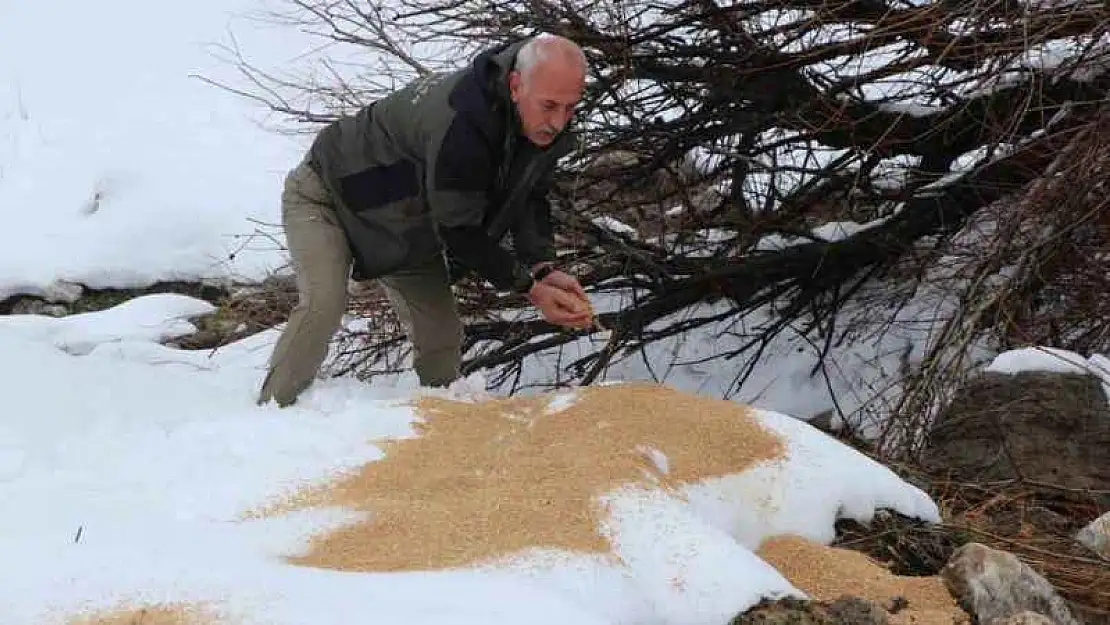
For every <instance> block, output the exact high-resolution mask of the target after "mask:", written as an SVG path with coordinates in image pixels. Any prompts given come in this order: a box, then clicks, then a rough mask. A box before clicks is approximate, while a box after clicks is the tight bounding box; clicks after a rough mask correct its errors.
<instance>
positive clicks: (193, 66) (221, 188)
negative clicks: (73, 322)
mask: <svg viewBox="0 0 1110 625" xmlns="http://www.w3.org/2000/svg"><path fill="white" fill-rule="evenodd" d="M256 4H257V0H233V1H224V0H202V1H200V2H191V3H189V4H188V5H182V6H179V7H174V8H167V7H166V6H164V5H161V4H151V3H144V2H136V1H135V0H104V1H103V2H76V3H74V2H68V1H65V0H41V1H40V0H36V1H35V2H5V3H4V5H3V7H0V58H3V59H4V60H5V61H4V63H3V64H0V217H2V218H3V223H4V227H3V228H0V299H4V298H5V297H6V296H7V295H10V294H12V293H14V292H30V293H38V292H42V291H49V290H50V289H51V286H52V284H53V283H54V282H55V281H56V280H70V281H76V282H81V283H85V284H88V285H90V286H114V285H124V286H129V285H142V284H145V283H148V282H151V281H153V280H157V279H174V278H183V279H184V278H195V277H217V278H220V277H226V276H235V277H244V278H254V277H258V276H261V275H263V274H264V273H265V272H266V271H267V270H269V269H273V268H275V267H277V266H280V265H281V264H282V263H283V259H282V258H281V256H280V255H279V254H278V253H276V251H275V246H274V245H273V242H272V241H269V240H266V239H264V238H254V239H252V238H250V235H252V234H255V233H256V229H257V226H258V224H257V223H255V222H254V221H251V220H252V219H256V220H261V221H262V222H265V223H271V224H272V223H276V222H277V221H278V215H279V214H280V213H279V208H278V200H279V197H280V193H281V181H282V177H283V176H284V174H285V172H286V171H287V170H288V169H289V168H290V167H291V166H292V165H294V164H295V163H296V159H297V158H298V157H299V154H300V150H301V148H302V146H303V143H304V138H303V137H297V138H291V137H289V136H283V135H279V134H276V133H273V132H265V131H264V130H263V129H262V128H260V127H259V124H260V123H262V122H264V121H266V118H264V116H263V111H262V110H261V108H260V107H258V106H256V105H254V104H249V103H247V102H246V101H245V100H244V99H243V98H241V97H239V96H235V95H232V94H231V93H229V92H228V91H226V90H224V89H219V88H217V87H214V86H212V85H210V84H208V83H206V82H204V81H203V80H201V77H203V78H207V79H211V80H219V81H221V82H225V83H226V82H231V81H236V82H233V83H232V84H235V85H239V84H240V82H239V81H237V76H236V74H235V72H234V68H233V67H232V66H231V65H230V64H228V63H226V62H225V61H224V59H225V58H226V53H225V52H223V51H222V50H221V48H219V47H218V46H226V45H228V44H229V43H231V42H235V43H237V44H238V45H240V46H241V47H242V48H243V49H245V50H246V54H247V55H248V58H249V59H250V60H251V61H252V62H257V63H259V64H260V65H263V66H266V67H276V66H283V65H288V64H292V63H294V62H295V60H296V58H297V56H298V55H300V54H302V53H305V52H306V51H307V50H308V49H309V46H310V45H314V44H315V42H314V41H310V40H309V39H308V38H307V37H305V36H302V35H300V34H299V33H298V32H297V31H295V30H293V29H289V28H283V29H280V30H279V29H277V28H276V27H274V26H272V25H269V24H265V23H263V22H261V21H258V20H248V19H246V18H245V17H241V16H242V15H245V14H246V13H248V12H253V11H256V10H257V9H258V6H256ZM244 246H246V247H247V248H248V250H249V251H248V252H247V253H238V254H237V255H235V256H234V258H232V256H233V254H235V253H236V252H239V251H240V248H242V247H244Z"/></svg>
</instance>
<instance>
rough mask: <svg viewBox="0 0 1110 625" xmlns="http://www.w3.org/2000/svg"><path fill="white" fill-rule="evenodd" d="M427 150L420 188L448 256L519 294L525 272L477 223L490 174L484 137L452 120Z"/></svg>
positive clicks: (486, 198) (459, 118) (485, 203)
mask: <svg viewBox="0 0 1110 625" xmlns="http://www.w3.org/2000/svg"><path fill="white" fill-rule="evenodd" d="M428 141H429V144H428V146H427V160H426V167H425V177H426V180H425V188H426V190H427V201H428V206H429V208H430V210H431V216H432V220H433V222H434V223H435V225H436V229H437V232H438V233H439V237H440V239H441V240H442V241H443V244H444V246H445V247H446V248H447V251H448V254H450V255H451V257H452V258H454V259H455V260H456V261H458V263H460V264H461V265H463V266H464V267H466V268H468V269H472V270H474V271H475V272H477V273H478V275H480V276H481V277H483V278H485V279H486V280H489V282H490V283H492V284H493V285H494V286H495V287H497V288H498V289H502V290H524V288H525V285H527V284H529V283H530V273H529V270H528V267H526V266H524V265H522V264H521V263H520V262H519V261H518V260H517V259H516V258H514V256H513V255H512V254H511V253H510V252H509V251H508V250H506V249H505V248H503V247H502V246H501V245H499V244H498V243H497V242H496V241H494V240H493V239H492V238H490V236H489V234H488V233H487V232H486V229H485V227H484V226H483V224H482V219H483V217H484V215H485V214H486V209H487V206H488V203H489V201H490V198H489V195H488V189H489V187H490V186H491V185H490V183H489V181H490V180H492V177H493V175H494V174H495V172H494V167H495V166H494V164H493V159H492V157H491V150H490V147H489V143H488V140H487V138H486V136H485V135H484V134H483V133H482V131H481V129H480V128H478V127H477V126H476V124H475V123H474V122H473V121H472V120H470V119H468V118H467V117H466V116H463V115H454V116H452V118H451V120H450V123H449V125H448V126H447V128H446V129H444V130H443V131H442V133H432V136H431V137H429V140H428Z"/></svg>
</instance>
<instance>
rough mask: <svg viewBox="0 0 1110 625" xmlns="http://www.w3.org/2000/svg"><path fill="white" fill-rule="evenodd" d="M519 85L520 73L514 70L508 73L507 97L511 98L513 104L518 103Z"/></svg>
mask: <svg viewBox="0 0 1110 625" xmlns="http://www.w3.org/2000/svg"><path fill="white" fill-rule="evenodd" d="M520 84H521V79H520V72H519V71H517V70H515V69H514V70H512V71H510V72H509V97H510V98H512V100H513V102H519V101H520Z"/></svg>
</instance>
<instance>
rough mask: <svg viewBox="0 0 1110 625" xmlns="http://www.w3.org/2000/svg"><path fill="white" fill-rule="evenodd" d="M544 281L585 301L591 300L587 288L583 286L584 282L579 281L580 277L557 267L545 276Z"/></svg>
mask: <svg viewBox="0 0 1110 625" xmlns="http://www.w3.org/2000/svg"><path fill="white" fill-rule="evenodd" d="M543 283H544V284H549V285H551V286H553V287H555V288H558V289H562V290H564V291H566V292H568V293H570V294H571V295H575V296H577V297H580V298H582V301H584V302H585V301H589V300H588V299H587V298H586V290H585V289H583V288H582V284H581V283H579V282H578V278H575V277H574V276H572V275H570V274H569V273H564V272H562V271H559V270H558V269H556V270H554V271H552V272H551V273H549V274H547V275H546V276H544V278H543Z"/></svg>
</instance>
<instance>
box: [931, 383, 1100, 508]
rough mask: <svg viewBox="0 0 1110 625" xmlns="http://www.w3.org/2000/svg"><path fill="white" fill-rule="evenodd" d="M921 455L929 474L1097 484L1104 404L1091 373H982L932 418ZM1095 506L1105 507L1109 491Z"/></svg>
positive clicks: (970, 479)
mask: <svg viewBox="0 0 1110 625" xmlns="http://www.w3.org/2000/svg"><path fill="white" fill-rule="evenodd" d="M922 460H923V463H924V467H923V468H924V469H925V470H926V471H927V472H928V473H930V474H932V475H947V476H948V477H950V478H952V479H954V480H958V481H963V482H978V481H997V480H1008V479H1016V478H1019V477H1022V478H1025V479H1026V480H1033V481H1039V482H1045V483H1049V484H1054V485H1057V486H1062V487H1065V488H1070V489H1079V490H1097V489H1102V488H1105V484H1107V483H1110V405H1108V402H1107V401H1106V395H1105V394H1104V392H1103V390H1102V384H1101V381H1100V380H1098V379H1097V378H1095V377H1094V376H1090V375H1083V374H1076V373H1053V372H1021V373H1016V374H1004V373H993V372H992V373H986V374H984V375H982V376H981V377H978V378H976V379H974V380H972V381H971V382H969V383H968V384H967V385H965V386H964V387H963V388H961V389H960V390H959V391H958V392H957V395H956V397H955V398H954V399H953V400H952V402H951V403H950V404H949V405H948V406H947V407H946V408H945V410H944V411H943V412H942V413H941V414H940V415H939V416H938V418H937V422H936V424H935V425H934V427H933V429H932V431H931V432H930V434H929V440H928V441H927V444H926V446H925V449H924V450H923V458H922ZM1098 503H1099V504H1101V507H1102V508H1103V509H1105V508H1108V507H1110V496H1105V495H1103V496H1101V497H1100V501H1099V502H1098Z"/></svg>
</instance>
